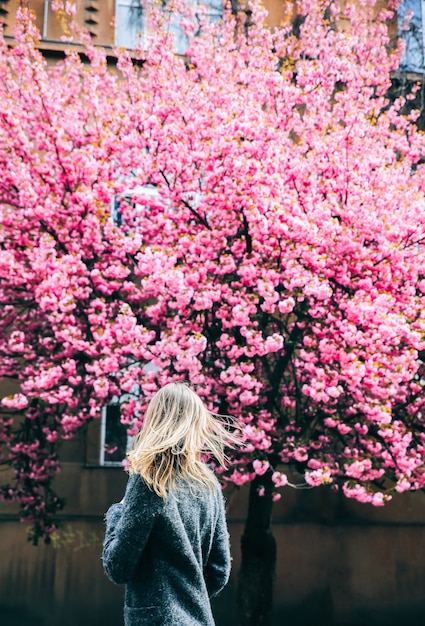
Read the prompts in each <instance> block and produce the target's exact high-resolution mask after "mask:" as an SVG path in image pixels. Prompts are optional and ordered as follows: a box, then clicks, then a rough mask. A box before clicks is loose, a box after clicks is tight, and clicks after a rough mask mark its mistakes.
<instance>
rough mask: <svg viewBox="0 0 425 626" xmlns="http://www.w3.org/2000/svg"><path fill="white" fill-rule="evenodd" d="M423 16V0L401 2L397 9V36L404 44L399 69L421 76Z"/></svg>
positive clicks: (424, 1)
mask: <svg viewBox="0 0 425 626" xmlns="http://www.w3.org/2000/svg"><path fill="white" fill-rule="evenodd" d="M424 15H425V0H402V2H401V4H400V7H399V9H398V24H399V35H400V37H402V39H404V41H405V43H406V50H405V53H404V55H403V58H402V59H401V63H400V69H401V70H404V71H405V72H416V73H421V74H422V72H423V71H424V48H425V40H424V29H423V16H424ZM409 16H411V17H410V19H409Z"/></svg>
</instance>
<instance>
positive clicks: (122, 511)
mask: <svg viewBox="0 0 425 626" xmlns="http://www.w3.org/2000/svg"><path fill="white" fill-rule="evenodd" d="M226 437H227V433H226V431H225V429H224V427H223V426H222V425H220V423H219V422H218V421H217V420H215V419H214V417H213V415H212V414H211V413H209V412H208V411H207V409H206V408H205V407H204V405H203V403H202V401H201V399H200V398H199V396H197V394H195V392H193V391H192V390H190V389H189V388H188V387H187V386H186V385H183V384H181V383H171V384H169V385H166V386H165V387H163V388H162V389H161V390H160V391H159V392H157V394H156V395H155V396H154V397H153V399H152V400H151V402H150V404H149V407H148V410H147V413H146V416H145V422H144V424H143V427H142V429H141V431H140V433H139V435H138V437H137V439H136V443H135V447H134V449H133V450H132V452H131V453H130V454H129V462H130V470H131V472H132V473H131V476H130V479H129V481H128V485H127V489H126V493H125V496H124V499H123V501H122V502H120V503H119V504H113V505H112V506H111V507H110V509H109V510H108V512H107V514H106V523H107V527H106V536H105V543H104V548H103V563H104V568H105V572H106V574H107V576H108V577H109V578H110V580H112V581H113V582H115V583H117V584H125V585H126V592H125V606H124V618H125V626H214V619H213V615H212V611H211V605H210V600H209V598H210V597H211V596H214V595H216V594H217V593H218V592H219V591H220V590H221V589H222V588H223V587H224V585H225V584H226V583H227V581H228V578H229V575H230V549H229V536H228V532H227V527H226V520H225V511H224V502H223V497H222V493H221V488H220V485H219V483H218V481H217V479H216V478H215V476H214V474H213V473H212V472H211V470H209V469H208V467H207V466H206V465H205V464H204V463H203V462H202V460H201V453H202V452H205V451H207V452H210V453H212V454H214V456H215V457H216V459H217V458H218V460H219V462H222V460H223V458H224V453H223V445H224V443H225V442H226ZM229 439H230V440H231V436H229Z"/></svg>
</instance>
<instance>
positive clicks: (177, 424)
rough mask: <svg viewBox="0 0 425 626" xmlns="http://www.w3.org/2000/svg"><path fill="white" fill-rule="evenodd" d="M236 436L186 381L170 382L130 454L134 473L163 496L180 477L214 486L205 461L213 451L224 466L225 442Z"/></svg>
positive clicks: (155, 398) (232, 441)
mask: <svg viewBox="0 0 425 626" xmlns="http://www.w3.org/2000/svg"><path fill="white" fill-rule="evenodd" d="M236 443H238V438H237V436H236V435H235V434H234V433H231V432H230V431H229V430H228V429H227V428H226V426H225V424H224V422H223V419H222V418H221V416H218V415H215V414H212V413H211V412H210V411H208V410H207V409H206V407H205V406H204V404H203V402H202V400H201V398H200V397H199V396H198V395H197V394H196V393H195V392H194V391H193V390H192V389H191V388H190V387H189V386H188V385H186V384H185V383H181V382H175V383H169V384H168V385H165V386H164V387H162V388H161V389H160V390H159V391H158V392H157V393H156V394H155V395H154V396H153V398H152V399H151V401H150V403H149V405H148V408H147V411H146V414H145V418H144V421H143V425H142V428H141V430H140V431H139V433H138V435H137V436H136V438H135V440H134V442H133V447H132V450H131V451H130V452H129V453H128V454H127V456H128V469H129V471H130V473H134V474H140V476H141V477H142V478H143V480H144V481H145V482H146V484H147V485H148V487H149V488H150V489H152V490H153V491H155V493H156V494H158V496H160V497H161V498H164V499H165V498H166V497H167V494H168V493H169V491H170V490H173V489H175V488H176V479H177V478H178V477H180V478H183V479H184V480H186V481H187V482H191V481H195V483H196V482H197V483H199V484H200V485H205V486H207V487H209V488H210V489H213V488H214V485H215V484H216V481H215V479H214V475H213V473H212V471H211V470H210V469H209V468H208V466H207V465H206V464H205V463H204V462H203V460H202V456H201V455H202V454H209V455H212V456H213V457H214V458H215V460H216V461H217V462H218V463H219V464H220V465H221V466H222V467H225V463H226V460H227V459H226V455H225V453H224V448H225V446H226V445H227V446H234V445H235V444H236Z"/></svg>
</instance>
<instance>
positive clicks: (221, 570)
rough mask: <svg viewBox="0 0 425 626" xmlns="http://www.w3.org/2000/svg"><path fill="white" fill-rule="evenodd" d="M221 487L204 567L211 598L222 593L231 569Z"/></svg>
mask: <svg viewBox="0 0 425 626" xmlns="http://www.w3.org/2000/svg"><path fill="white" fill-rule="evenodd" d="M219 489H220V492H219V494H218V516H217V523H216V526H215V530H214V535H213V540H212V544H211V550H210V553H209V555H208V560H207V563H206V566H205V568H204V575H205V582H206V585H207V589H208V594H209V596H210V597H211V598H212V597H214V596H216V595H217V594H218V593H220V591H221V590H222V589H223V587H224V586H225V585H226V584H227V582H228V580H229V576H230V569H231V557H230V542H229V533H228V531H227V525H226V513H225V510H224V500H223V495H222V493H221V488H219Z"/></svg>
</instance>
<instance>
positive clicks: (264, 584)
mask: <svg viewBox="0 0 425 626" xmlns="http://www.w3.org/2000/svg"><path fill="white" fill-rule="evenodd" d="M260 487H264V489H265V493H264V495H263V496H260V495H259V494H258V489H259V488H260ZM272 491H273V482H272V479H271V473H270V472H267V473H266V474H265V475H264V476H257V477H256V478H255V479H254V480H253V481H252V483H251V487H250V493H249V505H248V517H247V520H246V525H245V530H244V533H243V535H242V539H241V548H242V563H241V569H240V573H239V587H238V605H239V626H271V619H272V603H273V582H274V576H275V566H276V541H275V538H274V537H273V535H272V532H271V528H270V521H271V513H272V507H273V500H272Z"/></svg>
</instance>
